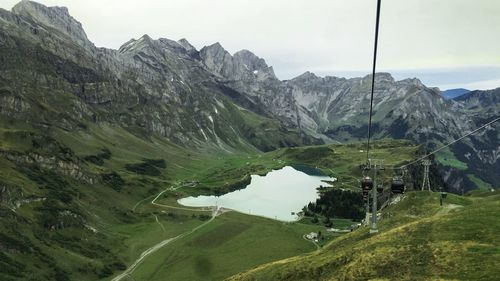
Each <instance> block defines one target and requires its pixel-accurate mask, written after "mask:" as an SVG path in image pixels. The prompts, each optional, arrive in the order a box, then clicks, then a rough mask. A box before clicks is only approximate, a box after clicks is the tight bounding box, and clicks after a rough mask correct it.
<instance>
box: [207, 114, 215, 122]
mask: <svg viewBox="0 0 500 281" xmlns="http://www.w3.org/2000/svg"><path fill="white" fill-rule="evenodd" d="M208 119H210V122H212V124H213V123H214V119H213V118H212V116H210V115H208Z"/></svg>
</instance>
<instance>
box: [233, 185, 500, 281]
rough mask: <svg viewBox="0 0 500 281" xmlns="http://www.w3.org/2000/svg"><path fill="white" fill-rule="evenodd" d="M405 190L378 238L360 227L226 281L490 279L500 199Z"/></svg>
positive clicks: (498, 245) (494, 268)
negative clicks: (303, 253)
mask: <svg viewBox="0 0 500 281" xmlns="http://www.w3.org/2000/svg"><path fill="white" fill-rule="evenodd" d="M486 198H488V196H486V197H484V198H465V197H459V196H455V195H451V194H450V195H448V198H447V199H446V200H445V205H444V206H443V207H440V206H439V201H438V194H436V193H429V192H411V193H408V194H406V195H405V196H404V199H403V200H402V201H401V202H400V203H398V204H395V205H392V206H389V207H388V208H387V209H386V210H385V211H384V212H383V217H384V219H383V220H382V221H381V223H380V232H379V234H377V235H370V234H368V229H367V228H361V229H359V230H357V231H355V232H353V233H350V234H348V235H344V236H342V237H341V238H339V239H337V240H334V241H333V242H331V243H330V244H329V245H327V246H325V248H324V250H322V251H320V252H316V253H312V254H309V255H307V256H303V257H295V258H290V259H287V260H282V261H278V262H274V263H270V264H267V265H263V266H261V267H257V268H255V269H253V270H250V271H248V272H246V273H243V274H240V275H236V276H233V277H232V278H231V280H317V279H321V280H330V279H331V280H368V279H397V280H428V279H445V280H496V277H497V276H498V274H499V273H500V269H499V268H498V266H497V265H498V264H497V261H498V260H499V258H500V252H499V250H500V242H499V241H498V239H496V236H497V234H496V233H498V231H500V222H499V221H498V219H497V215H498V212H499V211H500V202H499V201H498V199H497V200H493V201H491V200H486Z"/></svg>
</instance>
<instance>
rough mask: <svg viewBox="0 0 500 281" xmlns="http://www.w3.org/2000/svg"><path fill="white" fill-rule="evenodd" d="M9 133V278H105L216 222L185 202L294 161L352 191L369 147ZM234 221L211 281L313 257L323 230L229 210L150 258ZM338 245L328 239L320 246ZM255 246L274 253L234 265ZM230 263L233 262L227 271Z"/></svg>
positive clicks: (5, 270) (10, 125) (182, 264)
mask: <svg viewBox="0 0 500 281" xmlns="http://www.w3.org/2000/svg"><path fill="white" fill-rule="evenodd" d="M4 124H5V125H4V126H3V127H2V129H1V130H0V139H1V142H0V144H1V147H0V153H2V157H1V158H0V170H1V174H0V186H1V188H2V190H3V191H2V198H1V202H0V203H1V204H0V212H1V214H2V220H0V229H1V230H0V234H1V235H2V239H0V247H1V248H2V249H5V251H3V252H2V255H1V257H0V258H1V264H2V266H1V267H0V277H1V279H2V280H17V279H30V278H31V279H33V278H34V279H36V280H98V279H99V280H101V279H102V280H110V279H111V278H112V276H116V275H117V274H118V273H120V272H123V271H124V270H125V269H126V268H127V267H128V266H130V265H131V264H132V263H133V262H134V261H135V260H136V259H137V258H138V257H139V256H140V255H141V253H142V252H143V251H145V250H147V249H148V248H150V247H152V246H153V245H155V244H157V243H159V242H161V241H163V240H165V239H168V238H172V237H176V236H177V235H180V234H183V233H186V232H188V231H190V230H192V229H193V228H195V227H196V226H200V225H202V224H203V223H205V222H206V221H207V219H208V218H210V212H207V211H204V212H203V211H200V210H193V209H192V208H184V209H182V208H183V207H182V206H179V205H178V204H177V199H179V198H181V197H184V196H189V195H198V194H223V193H226V192H229V191H231V190H235V189H239V188H244V187H245V186H246V185H247V184H248V183H249V180H250V175H251V174H261V175H264V174H266V173H267V172H269V171H271V170H273V169H278V168H281V167H283V166H285V165H296V164H302V165H307V166H310V167H318V169H319V170H320V171H321V172H322V173H324V174H327V175H332V176H335V177H338V178H339V186H341V185H342V184H345V186H352V188H354V187H356V186H357V180H356V178H357V177H358V176H359V170H358V168H357V165H359V164H360V163H363V158H364V153H361V152H359V151H360V150H361V149H362V147H363V145H362V144H351V145H328V146H326V145H324V146H317V147H300V148H285V149H279V150H275V151H271V152H268V153H261V152H258V151H257V150H255V149H253V148H251V147H250V146H248V147H247V148H246V149H241V151H243V152H237V153H236V152H234V151H224V150H221V149H220V148H216V147H213V146H210V145H209V146H206V147H197V148H196V149H187V148H184V147H181V146H178V145H174V144H172V143H170V142H168V141H166V140H165V139H161V138H156V137H154V136H151V137H144V136H140V135H134V134H131V133H130V132H128V131H125V130H124V129H122V128H120V127H114V126H107V125H94V124H88V125H86V127H85V128H82V129H80V130H77V131H66V130H63V129H55V128H53V129H52V130H51V131H49V132H47V131H43V130H41V129H38V128H33V127H30V126H29V125H26V124H19V123H16V122H5V123H4ZM375 147H376V149H375V150H374V155H379V156H381V157H385V158H386V159H388V160H389V162H391V161H392V162H394V163H398V162H401V161H404V160H408V159H412V158H414V156H415V152H416V150H417V148H418V147H416V146H414V145H412V144H410V143H408V142H401V141H382V142H379V143H376V144H375ZM30 157H31V158H30ZM27 159H28V160H27ZM29 159H37V160H36V161H35V162H30V161H34V160H29ZM51 159H52V160H51ZM27 161H28V162H27ZM54 161H55V162H54ZM169 188H175V190H167V191H166V192H164V193H162V196H159V197H158V198H157V199H158V200H157V201H156V202H157V203H158V204H160V205H152V204H151V203H150V202H151V200H153V199H154V198H155V197H156V196H157V195H158V194H160V192H162V191H165V190H166V189H169ZM307 203H308V202H304V204H307ZM161 205H162V206H161ZM332 221H333V225H334V226H336V225H339V226H346V225H349V224H350V223H349V221H347V222H346V221H345V220H341V219H332ZM239 223H241V224H243V225H245V227H240V228H238V227H236V229H240V230H238V231H240V232H241V233H238V234H237V235H236V234H235V238H234V239H232V240H230V239H228V241H227V243H221V244H220V246H217V247H212V248H207V249H205V250H203V251H202V252H203V255H205V256H206V257H209V258H210V259H213V260H214V264H213V266H212V267H210V268H211V269H210V270H209V271H207V272H209V273H207V274H209V276H212V277H213V278H215V279H220V278H226V277H229V276H230V275H232V274H236V273H237V272H240V271H244V270H247V269H249V268H252V267H254V266H257V265H259V264H262V263H266V262H270V261H273V260H277V259H282V258H286V257H290V256H295V255H300V254H304V253H307V252H310V251H313V250H314V249H316V246H315V245H314V244H313V243H311V242H310V241H306V240H304V239H303V238H302V235H303V234H305V233H308V232H311V231H322V232H325V231H324V230H325V226H324V225H322V224H311V223H309V222H308V219H304V223H305V224H301V223H296V224H286V225H283V223H281V222H278V221H274V220H269V219H263V218H255V217H252V216H249V215H243V214H236V213H233V212H230V213H227V214H222V215H220V216H219V217H217V218H216V219H215V220H214V221H213V223H210V224H209V225H207V227H206V228H201V229H200V230H199V231H196V232H194V233H192V235H187V236H185V237H183V238H182V239H181V240H179V241H176V242H174V243H172V244H171V245H167V246H165V247H164V248H162V249H160V250H159V251H157V252H156V253H155V254H154V255H158V256H159V257H160V258H161V259H164V260H166V259H168V258H169V257H170V258H171V257H172V255H177V254H178V253H182V254H183V255H184V254H187V253H190V251H193V250H194V249H195V248H196V247H194V246H192V245H198V244H196V243H195V242H193V241H194V240H196V239H201V240H203V239H204V238H202V237H203V236H204V235H205V233H208V234H207V235H213V234H210V229H212V228H216V227H220V228H219V230H218V231H221V232H225V231H227V229H231V230H230V232H231V231H233V229H232V228H233V227H232V226H235V225H236V224H239ZM214 233H215V232H214ZM258 233H264V235H263V236H262V237H261V236H259V235H258ZM333 238H335V236H328V237H326V240H325V241H322V243H325V242H326V241H328V239H333ZM193 239H194V240H193ZM189 243H195V244H189ZM252 243H264V244H266V243H267V244H268V245H269V247H271V246H273V245H274V246H273V247H278V248H279V249H278V248H276V250H275V251H273V253H272V254H269V251H267V249H266V247H261V248H259V247H253V248H252V249H251V251H249V252H248V255H249V257H251V258H249V259H235V258H234V257H237V256H239V255H240V252H238V251H240V250H238V251H236V250H237V249H239V248H240V246H238V245H241V248H242V247H244V246H243V245H246V244H250V245H251V244H252ZM280 243H281V244H280ZM190 245H191V246H190ZM256 245H257V244H256ZM197 251H198V250H197ZM218 257H221V258H218ZM223 260H231V261H233V262H236V261H237V263H234V264H232V265H231V266H232V268H233V270H228V267H227V266H224V265H223ZM197 263H199V260H197V258H196V257H195V256H191V255H189V257H188V258H182V259H180V260H179V261H178V262H176V263H175V264H166V265H161V266H160V265H158V263H157V260H156V259H155V258H147V259H145V260H144V261H143V262H142V263H141V264H140V265H139V266H138V267H137V268H136V269H135V270H134V272H133V276H135V274H137V276H144V274H146V272H148V270H147V269H148V268H154V269H155V271H158V272H159V273H158V275H151V278H153V280H154V279H155V278H156V279H158V278H160V276H162V274H161V272H166V271H170V270H171V269H173V270H175V271H176V272H177V271H178V272H179V273H178V275H176V276H177V277H175V278H179V279H177V280H186V279H193V280H196V278H198V277H197V275H196V274H197V273H196V272H197V271H196V270H195V271H190V270H184V271H182V270H180V268H185V269H187V268H194V267H196V264H197ZM47 265H50V266H47ZM201 267H203V266H201ZM150 274H152V273H150ZM190 274H191V275H190ZM148 278H149V277H148ZM174 280H176V279H174Z"/></svg>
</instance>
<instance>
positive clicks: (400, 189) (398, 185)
mask: <svg viewBox="0 0 500 281" xmlns="http://www.w3.org/2000/svg"><path fill="white" fill-rule="evenodd" d="M391 192H392V193H394V194H402V193H404V192H405V183H404V181H403V179H402V178H400V177H394V178H393V179H392V184H391Z"/></svg>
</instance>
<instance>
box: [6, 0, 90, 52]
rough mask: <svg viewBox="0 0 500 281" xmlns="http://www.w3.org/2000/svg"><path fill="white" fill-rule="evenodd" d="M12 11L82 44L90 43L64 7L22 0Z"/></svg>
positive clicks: (81, 28)
mask: <svg viewBox="0 0 500 281" xmlns="http://www.w3.org/2000/svg"><path fill="white" fill-rule="evenodd" d="M12 13H14V14H17V15H19V16H22V17H25V18H29V19H31V20H33V21H34V22H36V23H38V24H41V25H43V26H47V27H51V28H54V29H56V30H58V31H60V32H61V33H63V34H66V35H68V36H69V37H70V38H71V39H73V40H74V41H75V42H77V43H78V44H80V45H82V46H87V45H92V43H90V41H89V40H88V38H87V34H86V33H85V31H84V30H83V27H82V24H81V23H80V22H79V21H77V20H76V19H74V18H73V17H72V16H71V15H70V14H69V11H68V8H66V7H47V6H44V5H42V4H39V3H36V2H32V1H28V0H23V1H21V2H19V3H17V4H16V5H15V6H14V7H13V8H12Z"/></svg>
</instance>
